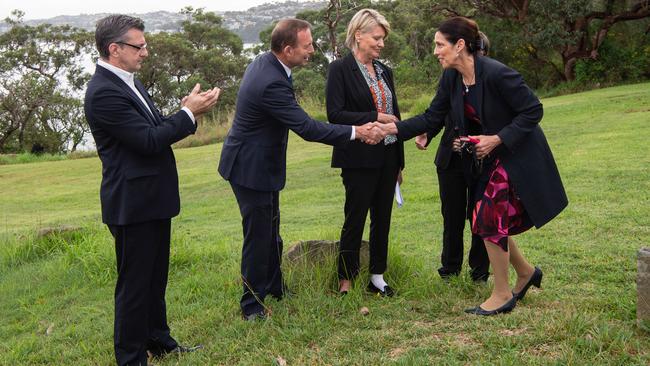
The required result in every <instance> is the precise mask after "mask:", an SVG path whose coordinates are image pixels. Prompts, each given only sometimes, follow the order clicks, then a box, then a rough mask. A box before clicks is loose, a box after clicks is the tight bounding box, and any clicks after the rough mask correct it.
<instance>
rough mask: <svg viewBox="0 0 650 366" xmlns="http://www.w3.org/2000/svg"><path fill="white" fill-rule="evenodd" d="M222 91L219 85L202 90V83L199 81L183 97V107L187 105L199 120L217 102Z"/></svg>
mask: <svg viewBox="0 0 650 366" xmlns="http://www.w3.org/2000/svg"><path fill="white" fill-rule="evenodd" d="M220 93H221V89H219V88H217V87H214V88H212V89H208V90H206V91H203V92H202V91H201V84H198V83H197V84H196V85H194V88H193V89H192V91H191V92H190V94H188V95H186V96H184V97H183V99H182V100H181V107H187V108H188V109H189V110H190V111H192V114H193V115H194V118H196V119H197V120H198V119H199V118H200V117H201V116H202V115H204V114H205V113H206V112H208V111H210V110H211V109H212V108H213V107H214V106H215V105H216V104H217V100H219V94H220Z"/></svg>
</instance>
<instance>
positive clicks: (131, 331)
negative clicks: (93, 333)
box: [108, 219, 178, 366]
mask: <svg viewBox="0 0 650 366" xmlns="http://www.w3.org/2000/svg"><path fill="white" fill-rule="evenodd" d="M108 228H109V230H110V231H111V234H112V235H113V237H114V238H115V255H116V257H117V284H116V286H115V323H114V345H115V358H116V360H117V364H118V365H143V366H145V365H147V350H156V349H158V350H172V349H174V348H175V347H176V346H177V345H178V344H177V343H176V341H175V340H174V338H172V337H171V335H170V331H169V326H168V324H167V306H166V304H165V291H166V289H167V272H168V270H169V242H170V234H171V219H163V220H156V221H149V222H143V223H138V224H131V225H108Z"/></svg>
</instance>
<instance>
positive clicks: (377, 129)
mask: <svg viewBox="0 0 650 366" xmlns="http://www.w3.org/2000/svg"><path fill="white" fill-rule="evenodd" d="M397 122H399V120H398V119H397V117H395V116H394V115H392V114H386V113H378V114H377V121H375V122H368V123H366V124H364V125H361V126H354V133H355V138H356V139H357V140H360V141H361V142H364V143H366V144H369V145H375V144H377V143H379V142H380V141H382V140H383V139H384V138H385V137H386V136H388V135H397V126H396V125H395V123H397Z"/></svg>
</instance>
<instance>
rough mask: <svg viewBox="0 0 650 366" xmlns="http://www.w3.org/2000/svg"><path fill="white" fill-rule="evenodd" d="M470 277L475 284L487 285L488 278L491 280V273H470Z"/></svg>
mask: <svg viewBox="0 0 650 366" xmlns="http://www.w3.org/2000/svg"><path fill="white" fill-rule="evenodd" d="M470 275H471V277H472V281H474V283H485V282H487V280H488V278H490V272H475V271H470Z"/></svg>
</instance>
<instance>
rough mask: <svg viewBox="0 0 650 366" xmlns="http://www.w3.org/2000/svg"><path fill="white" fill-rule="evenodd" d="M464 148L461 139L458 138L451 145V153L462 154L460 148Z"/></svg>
mask: <svg viewBox="0 0 650 366" xmlns="http://www.w3.org/2000/svg"><path fill="white" fill-rule="evenodd" d="M461 146H462V144H461V142H460V139H459V138H456V139H454V141H453V142H452V143H451V151H453V152H460V147H461Z"/></svg>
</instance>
